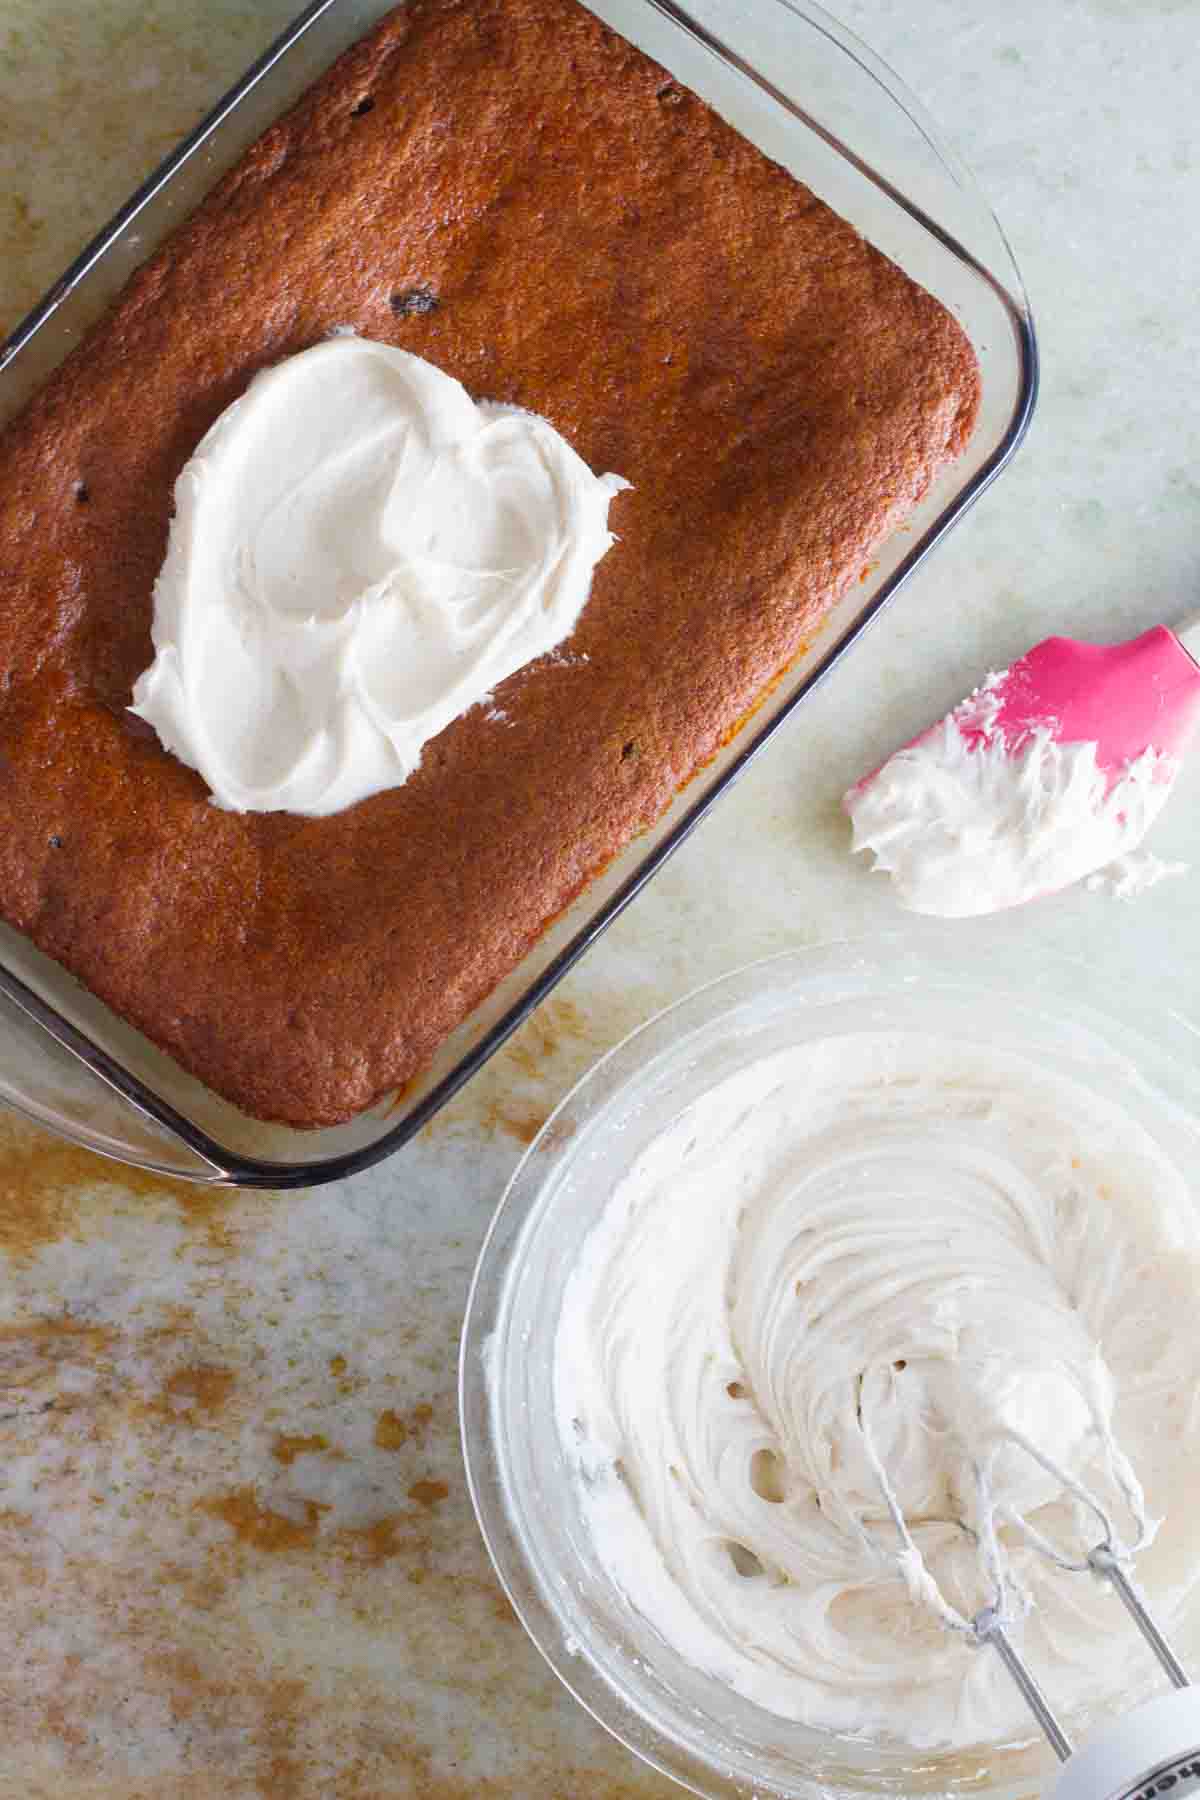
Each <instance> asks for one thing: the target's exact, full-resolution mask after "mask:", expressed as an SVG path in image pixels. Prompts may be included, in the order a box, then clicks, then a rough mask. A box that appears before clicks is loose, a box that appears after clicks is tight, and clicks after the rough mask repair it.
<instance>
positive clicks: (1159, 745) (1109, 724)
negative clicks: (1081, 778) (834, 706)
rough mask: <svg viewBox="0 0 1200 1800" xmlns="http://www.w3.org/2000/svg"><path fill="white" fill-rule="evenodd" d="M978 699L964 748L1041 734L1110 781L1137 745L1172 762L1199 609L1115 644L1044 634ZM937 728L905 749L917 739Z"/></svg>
mask: <svg viewBox="0 0 1200 1800" xmlns="http://www.w3.org/2000/svg"><path fill="white" fill-rule="evenodd" d="M988 700H989V705H988V706H987V708H986V710H984V709H981V711H980V717H979V722H978V723H977V724H974V725H972V724H970V723H969V722H967V721H966V720H964V719H962V717H961V715H960V723H959V729H960V730H961V732H962V734H963V736H964V737H965V738H966V739H967V741H968V742H970V741H971V739H972V738H973V737H974V738H975V739H976V740H978V741H982V740H983V739H985V738H986V739H989V740H994V739H995V738H997V737H999V738H1002V739H1003V741H1004V743H1005V744H1006V745H1007V747H1008V748H1009V749H1010V750H1014V751H1015V750H1018V749H1019V748H1020V746H1021V744H1022V742H1023V741H1024V740H1025V739H1027V738H1028V736H1029V733H1030V732H1031V731H1035V730H1039V729H1047V728H1048V729H1049V731H1050V734H1051V736H1052V737H1053V738H1054V739H1055V740H1056V741H1057V742H1059V743H1061V744H1081V743H1082V744H1086V743H1094V744H1095V745H1096V762H1097V765H1098V766H1099V767H1100V768H1101V769H1103V770H1104V771H1105V772H1106V774H1108V775H1109V777H1110V778H1111V780H1116V778H1117V777H1118V776H1119V775H1120V774H1121V773H1122V772H1123V771H1124V770H1125V769H1126V768H1127V767H1128V765H1129V764H1130V763H1132V762H1135V761H1136V760H1137V758H1138V757H1139V756H1141V755H1142V753H1143V752H1144V751H1145V750H1147V749H1151V750H1155V751H1157V752H1158V754H1159V755H1162V756H1169V757H1171V758H1172V759H1173V760H1176V761H1178V760H1179V759H1181V758H1182V756H1183V754H1184V752H1185V750H1186V749H1187V746H1188V743H1189V740H1190V739H1191V737H1192V734H1193V732H1194V731H1195V729H1196V727H1197V725H1198V724H1200V613H1198V614H1196V615H1195V616H1194V617H1192V618H1190V619H1188V620H1186V621H1185V622H1184V623H1183V624H1182V625H1178V626H1176V627H1175V628H1174V629H1169V628H1168V627H1167V626H1166V625H1155V626H1153V627H1152V628H1151V629H1150V630H1149V631H1143V632H1142V634H1141V636H1140V637H1135V638H1130V639H1129V640H1128V642H1127V643H1124V644H1085V643H1082V642H1080V641H1079V640H1078V639H1076V638H1065V637H1051V638H1045V639H1044V640H1043V641H1042V643H1040V644H1035V645H1034V647H1033V649H1032V650H1030V651H1028V652H1027V653H1026V654H1025V655H1024V656H1022V657H1021V658H1020V660H1019V661H1018V662H1015V663H1013V664H1012V666H1011V667H1010V668H1008V669H1006V670H1005V672H1004V674H1003V675H1001V676H1000V677H999V678H997V679H994V680H992V681H989V683H988ZM942 724H943V721H942V720H939V721H938V723H937V724H936V725H931V726H930V727H929V728H928V730H926V731H922V732H920V733H918V735H917V736H916V737H915V738H913V739H912V740H911V743H910V744H909V745H906V746H905V748H906V749H907V748H911V747H912V745H913V744H919V743H924V742H925V740H926V739H927V738H930V737H932V736H933V735H934V733H935V732H937V731H940V730H941V728H942ZM877 773H878V771H877V770H873V771H872V773H871V774H870V775H865V776H864V777H863V779H862V780H861V781H859V782H857V783H856V784H855V787H854V788H853V789H851V792H852V793H856V792H858V791H859V790H860V789H862V788H864V787H866V786H867V785H868V784H869V783H870V782H871V781H873V780H874V778H875V775H876V774H877ZM1111 780H1110V784H1111Z"/></svg>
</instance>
